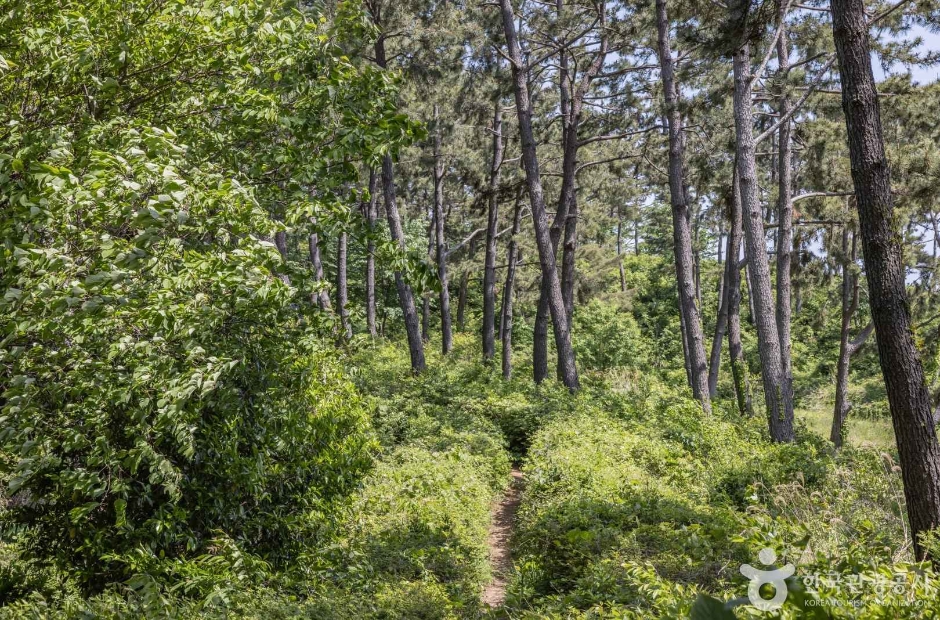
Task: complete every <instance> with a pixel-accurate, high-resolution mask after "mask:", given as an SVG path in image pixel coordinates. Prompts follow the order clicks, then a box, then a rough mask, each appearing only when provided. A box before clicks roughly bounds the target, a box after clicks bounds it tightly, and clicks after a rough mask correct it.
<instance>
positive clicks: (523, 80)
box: [500, 0, 579, 390]
mask: <svg viewBox="0 0 940 620" xmlns="http://www.w3.org/2000/svg"><path fill="white" fill-rule="evenodd" d="M500 9H501V13H502V20H503V30H504V31H505V34H506V43H507V45H508V48H509V58H510V64H511V66H512V77H513V86H514V89H513V90H514V91H515V92H514V94H515V99H516V113H517V116H518V117H519V135H520V138H521V142H522V161H523V166H524V168H525V176H526V184H527V185H528V188H529V202H530V204H531V209H532V223H533V227H534V228H535V240H536V245H537V246H538V252H539V265H540V267H541V271H542V279H543V281H544V282H545V286H546V288H547V290H548V295H547V297H548V307H549V311H550V312H551V317H552V326H553V329H554V334H555V347H556V349H557V351H558V357H559V362H558V367H559V370H560V374H561V379H562V381H563V382H564V384H565V386H567V387H568V388H569V389H570V390H576V389H578V387H579V380H578V370H577V367H576V366H575V355H574V349H573V348H572V346H571V334H570V331H569V326H568V319H567V316H566V314H565V303H564V299H563V297H562V294H561V283H560V282H559V280H558V268H557V265H556V262H555V251H554V248H553V247H552V239H551V234H550V233H549V227H548V215H547V214H546V212H545V198H544V195H543V194H542V177H541V173H540V171H539V162H538V156H537V154H536V144H535V137H534V135H533V133H532V110H531V102H530V100H529V84H528V75H529V72H528V70H527V69H526V67H525V65H524V64H523V59H522V50H521V49H520V47H519V41H518V39H517V38H516V25H515V22H514V18H513V10H512V4H511V1H510V0H500Z"/></svg>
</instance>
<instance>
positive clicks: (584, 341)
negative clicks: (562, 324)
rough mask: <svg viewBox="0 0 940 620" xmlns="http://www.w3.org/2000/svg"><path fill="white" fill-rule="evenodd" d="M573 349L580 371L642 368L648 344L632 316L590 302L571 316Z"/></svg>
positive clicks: (609, 305)
mask: <svg viewBox="0 0 940 620" xmlns="http://www.w3.org/2000/svg"><path fill="white" fill-rule="evenodd" d="M572 333H573V334H574V347H575V353H576V354H577V359H578V362H579V364H580V366H581V367H582V368H589V369H593V370H610V369H612V368H615V367H619V366H628V367H631V368H645V367H646V366H647V364H648V362H647V358H648V355H649V351H648V342H647V340H646V339H644V338H643V335H642V334H641V333H640V328H639V326H638V325H637V322H636V320H634V318H633V316H632V315H631V314H630V313H629V312H626V311H624V310H623V309H621V308H618V307H617V306H615V305H613V304H610V303H604V302H601V301H598V300H596V299H594V300H591V301H590V302H589V303H587V304H585V305H583V306H580V307H578V309H577V311H576V312H575V313H574V328H573V330H572Z"/></svg>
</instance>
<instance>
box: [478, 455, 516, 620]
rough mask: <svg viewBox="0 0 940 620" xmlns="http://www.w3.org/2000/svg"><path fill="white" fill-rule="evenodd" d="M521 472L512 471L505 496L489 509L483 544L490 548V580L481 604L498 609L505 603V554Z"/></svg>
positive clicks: (507, 571)
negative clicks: (491, 516)
mask: <svg viewBox="0 0 940 620" xmlns="http://www.w3.org/2000/svg"><path fill="white" fill-rule="evenodd" d="M522 478H523V477H522V470H520V469H519V468H518V467H513V468H512V482H511V483H510V484H509V488H508V489H506V494H505V495H504V496H503V498H502V499H501V500H500V501H499V502H498V503H497V504H496V506H494V508H493V518H492V520H491V521H490V536H489V539H488V540H487V544H488V545H489V547H490V566H492V567H493V579H492V580H491V581H490V583H489V584H488V585H487V586H486V588H484V590H483V596H482V599H481V600H482V601H483V604H484V605H488V606H490V607H499V606H501V605H502V604H503V601H505V600H506V585H507V583H508V580H509V574H510V572H511V571H512V556H511V555H510V553H509V539H510V537H511V536H512V527H513V522H514V521H515V519H516V511H517V510H518V509H519V502H520V501H521V499H522V498H521V494H522Z"/></svg>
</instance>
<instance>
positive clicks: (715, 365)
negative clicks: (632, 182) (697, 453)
mask: <svg viewBox="0 0 940 620" xmlns="http://www.w3.org/2000/svg"><path fill="white" fill-rule="evenodd" d="M732 184H733V185H735V186H736V185H737V180H736V179H732ZM739 200H740V194H739V193H738V192H736V191H735V190H732V197H731V200H730V201H729V203H730V205H729V209H728V213H729V219H730V220H731V222H732V225H731V231H730V232H729V234H728V241H727V243H728V248H727V249H728V251H727V253H726V260H725V263H724V270H723V271H722V275H721V276H720V277H719V281H718V291H719V299H720V302H719V305H718V317H717V318H716V319H715V337H714V338H713V339H712V350H711V355H710V356H709V363H708V395H709V397H711V398H715V396H716V395H717V393H718V369H719V366H720V365H721V343H722V342H724V338H725V334H726V333H727V331H728V311H729V307H730V304H731V299H730V297H731V291H730V287H729V285H728V283H729V282H731V281H732V279H733V275H732V274H731V273H730V270H731V269H735V270H736V271H737V272H738V274H739V275H738V277H737V279H736V281H737V282H738V284H739V285H740V273H741V270H740V267H739V266H738V255H739V254H740V252H741V226H740V223H739V224H738V226H737V228H735V225H734V221H735V218H738V220H739V222H740V214H741V205H740V204H738V201H739ZM721 230H722V228H721V227H719V235H718V239H719V243H718V262H719V264H720V263H721V232H720V231H721ZM738 295H740V291H739V292H738ZM742 411H743V410H742Z"/></svg>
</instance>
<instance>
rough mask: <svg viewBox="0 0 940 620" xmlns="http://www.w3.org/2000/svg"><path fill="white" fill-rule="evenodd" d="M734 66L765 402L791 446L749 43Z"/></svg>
mask: <svg viewBox="0 0 940 620" xmlns="http://www.w3.org/2000/svg"><path fill="white" fill-rule="evenodd" d="M733 64H734V125H735V135H736V137H737V149H738V150H737V171H738V182H739V184H740V187H741V212H742V215H743V219H744V239H745V248H746V250H747V267H748V272H749V274H750V281H751V293H752V294H753V304H754V323H755V324H756V325H757V342H758V350H759V352H760V360H761V378H762V380H763V385H764V402H765V403H766V406H767V422H768V427H769V430H770V438H771V439H772V440H773V441H780V442H789V441H793V402H792V400H788V399H786V398H785V397H784V394H785V392H786V386H785V381H784V376H783V365H782V363H781V359H782V358H781V354H780V337H779V334H778V332H777V321H776V317H775V313H774V298H773V289H772V288H771V283H770V265H769V264H768V260H767V242H766V240H765V236H764V213H763V209H762V208H761V205H760V201H759V199H758V195H757V189H758V187H757V183H758V181H757V162H756V159H757V157H756V153H755V150H754V118H753V110H752V108H751V67H750V64H751V54H750V47H749V46H748V45H744V46H743V47H742V48H741V49H739V50H737V51H736V52H735V53H734V59H733Z"/></svg>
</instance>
